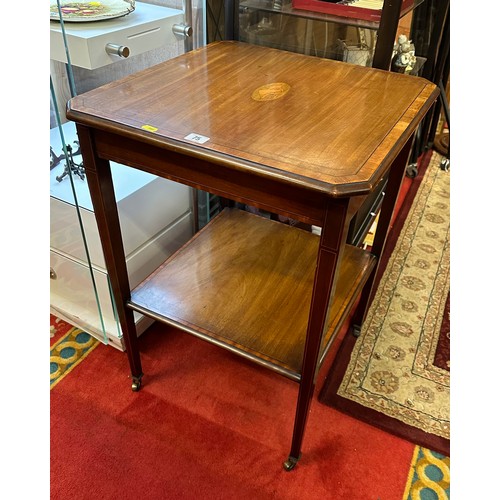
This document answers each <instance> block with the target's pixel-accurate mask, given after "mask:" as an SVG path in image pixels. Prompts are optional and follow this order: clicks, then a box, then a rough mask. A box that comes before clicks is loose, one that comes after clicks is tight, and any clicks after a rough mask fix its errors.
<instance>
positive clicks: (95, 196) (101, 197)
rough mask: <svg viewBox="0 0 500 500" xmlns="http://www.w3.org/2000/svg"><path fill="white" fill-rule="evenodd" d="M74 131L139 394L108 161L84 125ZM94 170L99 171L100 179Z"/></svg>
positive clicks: (138, 370) (133, 335)
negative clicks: (97, 148)
mask: <svg viewBox="0 0 500 500" xmlns="http://www.w3.org/2000/svg"><path fill="white" fill-rule="evenodd" d="M77 130H78V137H79V140H80V144H81V145H82V146H83V147H82V155H83V161H84V164H85V173H86V176H87V182H88V185H89V189H90V194H91V198H92V205H93V208H94V213H95V215H96V221H97V225H98V228H99V235H100V238H101V243H102V250H103V254H104V260H105V262H106V268H107V270H108V275H109V279H110V282H111V289H112V292H113V297H114V302H115V306H116V311H117V313H118V318H119V320H120V325H121V328H122V333H123V340H124V342H125V350H126V353H127V357H128V361H129V364H130V371H131V376H132V390H133V391H138V390H139V389H140V387H141V379H142V375H143V373H142V366H141V359H140V354H139V346H138V342H137V331H136V328H135V321H134V312H133V311H132V310H131V309H128V308H127V307H125V304H126V303H127V301H128V300H130V284H129V280H128V272H127V264H126V260H125V252H124V249H123V241H122V234H121V229H120V220H119V216H118V208H117V206H118V205H117V202H116V199H115V191H114V188H113V178H112V176H111V167H110V164H109V161H108V160H103V159H101V158H98V156H97V154H95V152H94V145H93V141H92V135H91V133H90V131H89V129H88V128H87V127H85V126H83V125H77ZM97 170H99V180H98V177H97Z"/></svg>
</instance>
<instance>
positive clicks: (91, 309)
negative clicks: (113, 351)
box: [50, 251, 118, 337]
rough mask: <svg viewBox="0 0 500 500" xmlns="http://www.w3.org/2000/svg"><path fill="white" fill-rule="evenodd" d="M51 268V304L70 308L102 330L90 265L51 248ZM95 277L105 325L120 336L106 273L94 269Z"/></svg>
mask: <svg viewBox="0 0 500 500" xmlns="http://www.w3.org/2000/svg"><path fill="white" fill-rule="evenodd" d="M50 268H51V280H50V304H51V306H53V307H54V308H56V309H59V310H61V311H71V314H72V316H74V317H75V319H77V320H78V319H80V320H81V321H82V322H85V323H87V324H89V325H91V327H92V328H93V329H94V330H97V331H98V332H101V331H102V327H101V323H100V321H99V311H98V308H97V302H96V298H95V293H94V288H93V285H92V280H91V276H90V271H89V268H88V267H87V266H85V265H83V264H80V263H79V262H75V261H73V260H71V259H69V258H68V257H65V256H64V255H60V254H58V253H56V252H54V251H51V252H50ZM94 278H95V283H96V288H97V293H98V295H99V303H100V306H101V311H102V316H103V321H104V327H105V329H106V331H107V332H109V333H110V334H111V335H114V336H115V337H118V327H117V324H116V321H115V320H114V314H113V306H112V304H111V296H110V293H109V288H108V281H107V275H106V274H105V273H103V272H101V271H98V270H95V269H94Z"/></svg>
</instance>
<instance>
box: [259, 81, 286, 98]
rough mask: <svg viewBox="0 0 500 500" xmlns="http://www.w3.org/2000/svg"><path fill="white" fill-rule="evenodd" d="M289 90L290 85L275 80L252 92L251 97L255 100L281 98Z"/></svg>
mask: <svg viewBox="0 0 500 500" xmlns="http://www.w3.org/2000/svg"><path fill="white" fill-rule="evenodd" d="M289 90H290V85H288V83H284V82H275V83H268V84H266V85H262V87H259V88H257V89H255V90H254V91H253V93H252V99H253V100H255V101H274V100H275V99H281V98H282V97H283V96H284V95H285V94H286V93H287V92H288V91H289Z"/></svg>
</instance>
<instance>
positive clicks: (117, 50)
mask: <svg viewBox="0 0 500 500" xmlns="http://www.w3.org/2000/svg"><path fill="white" fill-rule="evenodd" d="M105 49H106V52H107V53H108V54H110V55H113V56H118V57H123V58H124V59H126V58H127V57H128V56H129V55H130V49H129V48H128V47H127V46H126V45H118V44H116V43H107V44H106V47H105Z"/></svg>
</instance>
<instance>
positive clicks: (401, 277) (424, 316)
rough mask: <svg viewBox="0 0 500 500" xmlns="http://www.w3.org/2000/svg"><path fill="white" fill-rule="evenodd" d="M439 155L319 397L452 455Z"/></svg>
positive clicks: (446, 215) (444, 204)
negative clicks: (359, 323) (366, 307)
mask: <svg viewBox="0 0 500 500" xmlns="http://www.w3.org/2000/svg"><path fill="white" fill-rule="evenodd" d="M440 160H441V156H440V155H439V154H437V153H433V155H432V158H431V159H430V162H429V165H428V167H427V169H426V171H425V174H424V176H423V178H422V180H421V183H420V185H419V187H418V191H417V193H416V194H415V198H414V199H413V203H412V205H411V208H410V209H409V211H408V215H407V217H406V219H405V220H404V225H403V227H402V228H401V231H400V232H399V236H398V238H397V242H396V245H395V247H394V250H393V251H392V253H390V257H389V259H388V261H387V264H386V266H385V269H384V272H383V274H382V277H381V278H380V282H379V285H378V287H377V291H376V293H375V296H374V298H373V300H372V303H371V305H370V308H369V311H368V314H367V318H366V320H365V322H364V325H363V328H362V331H361V335H360V337H359V338H358V339H357V340H356V339H355V338H354V336H352V335H350V334H348V335H346V336H345V338H344V341H343V343H342V345H341V347H340V349H339V352H338V354H337V356H336V359H335V361H334V363H333V365H332V368H331V370H330V371H329V373H328V376H327V379H326V382H325V385H324V386H323V388H322V391H321V393H320V396H319V398H320V401H321V402H322V403H324V404H326V405H328V406H331V407H333V408H335V409H337V410H340V411H342V412H343V413H346V414H348V415H351V416H353V417H355V418H357V419H359V420H362V421H364V422H367V423H369V424H371V425H374V426H376V427H378V428H381V429H383V430H385V431H387V432H390V433H392V434H394V435H396V436H398V437H402V438H404V439H407V440H408V441H411V442H413V443H415V444H418V445H421V446H424V447H426V448H429V449H432V450H435V451H437V452H439V453H442V454H444V455H446V456H449V452H450V441H449V440H450V348H449V342H450V320H449V314H450V205H449V199H450V173H449V172H448V171H444V170H441V168H440ZM395 233H396V235H397V234H398V233H397V231H395Z"/></svg>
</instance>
